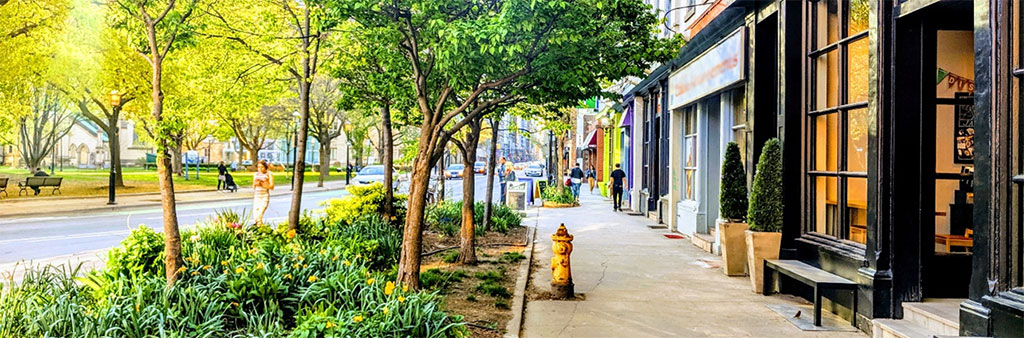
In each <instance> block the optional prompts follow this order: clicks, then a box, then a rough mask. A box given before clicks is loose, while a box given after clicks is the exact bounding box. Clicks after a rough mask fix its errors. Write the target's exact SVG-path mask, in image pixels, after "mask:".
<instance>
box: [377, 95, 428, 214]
mask: <svg viewBox="0 0 1024 338" xmlns="http://www.w3.org/2000/svg"><path fill="white" fill-rule="evenodd" d="M380 119H381V126H382V128H381V134H382V136H381V141H383V142H381V144H382V148H383V150H384V151H383V154H381V155H382V156H381V161H382V162H383V164H384V187H385V189H384V218H385V219H388V220H390V219H391V217H392V216H394V215H395V211H394V203H395V202H394V200H395V191H394V189H393V187H394V182H395V177H394V168H395V156H394V151H395V150H394V147H395V145H394V139H393V138H392V134H391V106H390V105H389V104H387V103H385V104H384V105H383V106H382V107H381V108H380ZM429 178H430V175H427V182H428V184H429V181H430V179H429Z"/></svg>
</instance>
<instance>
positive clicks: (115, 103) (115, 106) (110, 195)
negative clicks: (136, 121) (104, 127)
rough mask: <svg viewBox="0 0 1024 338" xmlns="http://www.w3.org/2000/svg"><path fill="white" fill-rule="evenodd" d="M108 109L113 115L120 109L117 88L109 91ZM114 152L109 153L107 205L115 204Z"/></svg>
mask: <svg viewBox="0 0 1024 338" xmlns="http://www.w3.org/2000/svg"><path fill="white" fill-rule="evenodd" d="M110 109H112V110H113V111H114V116H117V112H118V111H119V110H121V93H120V92H118V91H117V90H112V91H110ZM111 127H113V126H111ZM114 168H115V166H114V154H113V153H110V183H109V184H108V186H107V205H115V204H117V201H115V196H114V195H115V194H116V192H115V189H114V175H116V173H115V172H114Z"/></svg>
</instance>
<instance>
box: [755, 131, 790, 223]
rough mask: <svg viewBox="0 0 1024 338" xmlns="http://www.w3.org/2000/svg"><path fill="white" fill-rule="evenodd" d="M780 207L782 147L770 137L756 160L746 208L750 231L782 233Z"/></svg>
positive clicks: (776, 140)
mask: <svg viewBox="0 0 1024 338" xmlns="http://www.w3.org/2000/svg"><path fill="white" fill-rule="evenodd" d="M782 205H783V201H782V146H781V145H780V144H779V139H777V138H773V139H770V140H768V142H765V144H764V148H763V149H762V150H761V157H760V158H759V159H758V160H757V169H756V171H755V172H754V186H753V188H751V189H750V207H749V209H747V223H749V224H750V230H752V231H762V232H780V231H782Z"/></svg>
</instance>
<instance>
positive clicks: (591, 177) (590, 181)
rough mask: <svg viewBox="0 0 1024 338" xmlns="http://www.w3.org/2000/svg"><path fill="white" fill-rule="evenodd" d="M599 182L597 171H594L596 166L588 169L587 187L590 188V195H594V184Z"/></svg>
mask: <svg viewBox="0 0 1024 338" xmlns="http://www.w3.org/2000/svg"><path fill="white" fill-rule="evenodd" d="M596 180H597V170H594V166H590V168H587V185H588V186H590V194H591V195H593V194H594V185H595V184H594V183H595V181H596Z"/></svg>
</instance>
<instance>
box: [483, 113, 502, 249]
mask: <svg viewBox="0 0 1024 338" xmlns="http://www.w3.org/2000/svg"><path fill="white" fill-rule="evenodd" d="M502 116H503V114H494V115H492V116H491V117H490V118H489V119H488V120H489V122H490V127H491V146H490V149H489V150H488V154H487V192H486V193H485V194H486V195H487V196H486V197H485V199H486V201H484V231H487V230H490V227H491V214H492V211H493V209H494V206H493V204H494V170H495V168H496V167H497V166H498V159H497V156H498V132H499V131H498V122H500V121H501V118H502Z"/></svg>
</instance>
